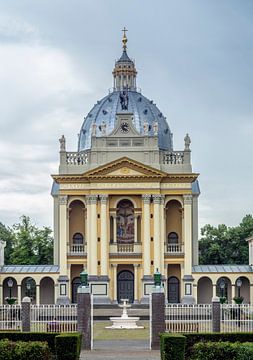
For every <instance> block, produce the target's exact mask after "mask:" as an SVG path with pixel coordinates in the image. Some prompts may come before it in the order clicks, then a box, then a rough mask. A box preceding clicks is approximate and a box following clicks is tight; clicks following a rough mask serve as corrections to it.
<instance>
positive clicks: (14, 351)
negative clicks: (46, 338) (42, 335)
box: [0, 339, 52, 360]
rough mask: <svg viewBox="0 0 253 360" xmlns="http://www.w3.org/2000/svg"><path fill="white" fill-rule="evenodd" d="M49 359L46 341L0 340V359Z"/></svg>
mask: <svg viewBox="0 0 253 360" xmlns="http://www.w3.org/2000/svg"><path fill="white" fill-rule="evenodd" d="M34 359H36V360H50V359H52V354H51V353H50V351H49V347H48V345H47V343H45V342H40V341H34V342H31V341H29V342H23V341H17V342H13V341H10V340H8V339H5V340H0V360H34Z"/></svg>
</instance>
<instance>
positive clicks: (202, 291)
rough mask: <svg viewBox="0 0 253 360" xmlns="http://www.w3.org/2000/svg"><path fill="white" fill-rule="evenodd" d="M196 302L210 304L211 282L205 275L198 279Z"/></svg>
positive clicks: (211, 294) (211, 295)
mask: <svg viewBox="0 0 253 360" xmlns="http://www.w3.org/2000/svg"><path fill="white" fill-rule="evenodd" d="M197 289H198V301H197V302H198V304H211V303H212V297H213V283H212V280H211V279H209V277H207V276H203V277H202V278H200V279H199V281H198V288H197Z"/></svg>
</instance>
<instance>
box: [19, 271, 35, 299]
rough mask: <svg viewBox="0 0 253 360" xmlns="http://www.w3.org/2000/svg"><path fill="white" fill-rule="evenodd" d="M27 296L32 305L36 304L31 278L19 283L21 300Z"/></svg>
mask: <svg viewBox="0 0 253 360" xmlns="http://www.w3.org/2000/svg"><path fill="white" fill-rule="evenodd" d="M25 296H28V297H29V298H30V299H31V302H32V303H33V304H35V303H36V282H35V280H34V279H33V278H31V277H26V278H24V279H23V280H22V282H21V298H22V299H23V298H24V297H25Z"/></svg>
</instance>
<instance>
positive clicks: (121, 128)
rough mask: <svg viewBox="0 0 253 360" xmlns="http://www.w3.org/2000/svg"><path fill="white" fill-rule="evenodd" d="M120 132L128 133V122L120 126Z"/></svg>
mask: <svg viewBox="0 0 253 360" xmlns="http://www.w3.org/2000/svg"><path fill="white" fill-rule="evenodd" d="M120 131H121V132H122V133H128V131H129V124H128V123H127V122H123V123H122V124H121V125H120Z"/></svg>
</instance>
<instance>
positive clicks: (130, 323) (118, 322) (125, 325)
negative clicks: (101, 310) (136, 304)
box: [106, 299, 144, 329]
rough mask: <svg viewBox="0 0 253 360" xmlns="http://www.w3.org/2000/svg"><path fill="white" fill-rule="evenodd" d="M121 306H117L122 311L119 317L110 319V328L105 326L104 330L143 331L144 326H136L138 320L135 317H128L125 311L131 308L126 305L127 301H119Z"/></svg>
mask: <svg viewBox="0 0 253 360" xmlns="http://www.w3.org/2000/svg"><path fill="white" fill-rule="evenodd" d="M121 301H122V302H123V304H119V307H120V308H122V309H123V311H122V315H121V316H120V317H110V321H112V325H111V326H106V329H144V326H138V325H137V324H136V323H137V321H139V320H140V318H139V317H136V316H128V314H127V309H128V308H130V307H131V305H130V304H128V299H121Z"/></svg>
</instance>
